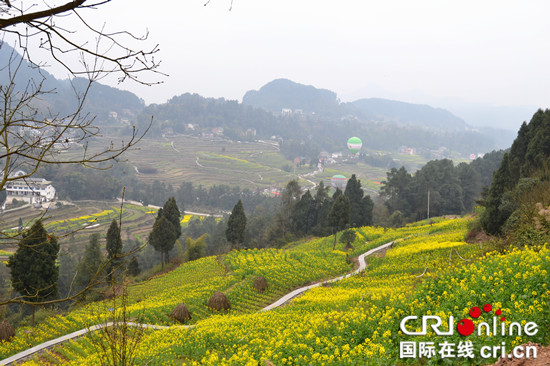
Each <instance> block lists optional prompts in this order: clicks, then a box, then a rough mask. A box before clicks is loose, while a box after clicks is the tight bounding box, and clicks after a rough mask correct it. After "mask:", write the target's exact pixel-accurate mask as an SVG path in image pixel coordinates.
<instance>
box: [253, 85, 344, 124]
mask: <svg viewBox="0 0 550 366" xmlns="http://www.w3.org/2000/svg"><path fill="white" fill-rule="evenodd" d="M243 104H245V105H250V106H253V107H256V108H262V109H264V110H267V111H270V112H273V113H281V111H282V110H283V109H292V110H297V109H299V110H302V111H303V112H305V113H315V114H324V115H327V114H328V115H332V114H334V113H335V111H337V110H338V108H339V104H340V102H339V101H338V98H337V96H336V93H335V92H333V91H330V90H326V89H318V88H315V87H314V86H311V85H303V84H298V83H295V82H294V81H291V80H288V79H276V80H273V81H271V82H269V83H267V84H266V85H264V86H262V87H261V88H260V90H250V91H248V92H246V94H245V95H244V97H243Z"/></svg>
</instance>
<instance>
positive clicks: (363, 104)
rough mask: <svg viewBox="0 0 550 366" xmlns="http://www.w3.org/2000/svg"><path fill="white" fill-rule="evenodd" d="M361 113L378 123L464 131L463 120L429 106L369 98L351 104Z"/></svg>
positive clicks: (465, 125)
mask: <svg viewBox="0 0 550 366" xmlns="http://www.w3.org/2000/svg"><path fill="white" fill-rule="evenodd" d="M351 104H352V105H353V106H355V107H357V108H358V109H359V110H360V111H361V113H364V114H365V115H367V116H372V118H374V119H376V120H380V121H388V122H395V123H398V124H405V125H413V126H418V127H426V128H435V129H441V130H457V131H461V130H466V129H468V128H470V127H469V126H468V125H467V124H466V122H464V120H462V119H461V118H459V117H457V116H455V115H454V114H452V113H451V112H449V111H447V110H445V109H442V108H433V107H430V106H429V105H421V104H411V103H404V102H399V101H395V100H388V99H380V98H370V99H359V100H356V101H355V102H353V103H351Z"/></svg>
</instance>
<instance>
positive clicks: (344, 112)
mask: <svg viewBox="0 0 550 366" xmlns="http://www.w3.org/2000/svg"><path fill="white" fill-rule="evenodd" d="M243 104H246V105H250V106H253V107H256V108H262V109H264V110H267V111H271V112H274V113H281V111H282V110H284V109H289V110H292V111H296V110H300V111H302V112H304V113H307V114H317V115H320V116H325V117H343V116H349V115H355V116H356V117H359V118H361V119H368V120H371V121H380V122H392V123H396V124H400V125H411V126H416V127H425V128H432V129H440V130H451V131H456V130H465V129H468V128H469V126H468V125H467V124H466V122H464V120H462V119H461V118H459V117H457V116H455V115H454V114H452V113H451V112H449V111H447V110H445V109H442V108H433V107H431V106H429V105H420V104H411V103H405V102H399V101H394V100H388V99H381V98H369V99H359V100H357V101H354V102H352V103H340V101H339V99H338V97H337V94H336V93H335V92H333V91H330V90H326V89H318V88H315V87H314V86H311V85H302V84H299V83H296V82H293V81H291V80H288V79H276V80H273V81H271V82H269V83H267V84H265V85H264V86H262V87H261V88H260V89H259V90H251V91H248V92H247V93H246V94H245V95H244V97H243Z"/></svg>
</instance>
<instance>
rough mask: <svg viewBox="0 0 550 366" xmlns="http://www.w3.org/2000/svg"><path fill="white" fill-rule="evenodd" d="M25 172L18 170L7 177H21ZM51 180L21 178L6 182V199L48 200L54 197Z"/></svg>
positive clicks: (34, 201) (38, 201)
mask: <svg viewBox="0 0 550 366" xmlns="http://www.w3.org/2000/svg"><path fill="white" fill-rule="evenodd" d="M25 175H26V173H25V172H24V171H22V170H19V171H17V172H15V173H13V174H10V175H9V178H17V177H23V176H25ZM51 183H52V182H50V181H48V180H46V179H44V178H34V177H28V178H21V179H16V180H12V181H8V182H7V183H6V186H5V187H6V193H7V195H6V196H7V197H6V201H7V202H8V203H9V202H11V201H13V199H17V200H20V201H25V202H28V203H31V204H34V203H42V202H49V201H51V200H53V199H54V198H55V188H54V187H53V186H52V184H51Z"/></svg>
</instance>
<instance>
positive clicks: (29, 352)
mask: <svg viewBox="0 0 550 366" xmlns="http://www.w3.org/2000/svg"><path fill="white" fill-rule="evenodd" d="M393 243H394V242H393V241H391V242H389V243H386V244H382V245H380V246H378V247H376V248H374V249H371V250H369V251H367V252H365V253H363V254H361V255H360V256H359V257H358V258H357V259H358V262H359V267H358V268H357V269H356V270H355V271H353V272H350V273H348V274H346V275H343V276H339V277H335V278H331V279H329V280H325V281H321V282H317V283H315V284H312V285H308V286H304V287H300V288H298V289H296V290H294V291H292V292H289V293H288V294H286V295H284V296H283V297H281V298H280V299H279V300H277V301H275V302H274V303H273V304H271V305H268V306H266V307H265V308H263V309H261V310H260V311H269V310H272V309H275V308H277V307H279V306H281V305H284V304H286V303H287V302H289V301H290V300H292V299H293V298H295V297H296V296H298V295H300V294H301V293H303V292H305V291H307V290H309V289H312V288H314V287H319V286H321V285H322V284H324V283H329V282H337V281H340V280H343V279H345V278H348V277H351V276H354V275H356V274H359V273H361V272H363V271H364V270H365V269H366V268H367V262H366V261H365V257H367V256H369V255H372V254H373V253H376V252H379V251H383V250H386V249H389V248H390V247H391V246H392V245H393ZM113 324H114V323H113V322H109V323H105V324H98V325H94V326H91V327H89V328H84V329H81V330H78V331H76V332H72V333H69V334H66V335H64V336H62V337H59V338H56V339H52V340H49V341H47V342H44V343H41V344H39V345H37V346H34V347H32V348H29V349H27V350H25V351H22V352H19V353H17V354H15V355H13V356H11V357H8V358H5V359H3V360H0V365H9V364H11V363H13V362H17V361H21V360H23V359H25V358H28V357H30V356H32V355H33V354H35V353H38V352H40V351H43V350H45V349H47V348H51V347H54V346H56V345H58V344H61V343H63V342H66V341H68V340H71V339H75V338H78V337H82V336H83V335H85V334H86V333H89V332H94V331H96V330H100V329H103V328H105V327H110V326H112V325H113ZM127 324H128V325H129V326H134V327H143V328H149V329H168V328H173V327H179V328H187V329H190V328H194V327H195V325H173V326H167V325H154V324H142V323H134V322H129V323H127Z"/></svg>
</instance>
